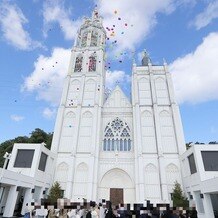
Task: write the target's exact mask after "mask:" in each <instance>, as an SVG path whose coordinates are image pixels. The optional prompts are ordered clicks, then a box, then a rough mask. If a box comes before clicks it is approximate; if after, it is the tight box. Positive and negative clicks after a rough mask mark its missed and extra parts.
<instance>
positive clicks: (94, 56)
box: [89, 54, 97, 72]
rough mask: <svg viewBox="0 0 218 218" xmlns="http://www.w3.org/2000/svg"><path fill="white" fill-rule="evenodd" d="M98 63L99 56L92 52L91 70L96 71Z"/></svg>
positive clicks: (90, 59)
mask: <svg viewBox="0 0 218 218" xmlns="http://www.w3.org/2000/svg"><path fill="white" fill-rule="evenodd" d="M96 63H97V57H96V55H95V54H92V55H91V56H90V57H89V72H95V71H96Z"/></svg>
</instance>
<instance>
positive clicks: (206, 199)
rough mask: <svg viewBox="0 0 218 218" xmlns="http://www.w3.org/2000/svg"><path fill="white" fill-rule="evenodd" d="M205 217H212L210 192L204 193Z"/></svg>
mask: <svg viewBox="0 0 218 218" xmlns="http://www.w3.org/2000/svg"><path fill="white" fill-rule="evenodd" d="M203 204H204V213H205V218H214V213H213V205H212V202H211V198H210V194H204V199H203Z"/></svg>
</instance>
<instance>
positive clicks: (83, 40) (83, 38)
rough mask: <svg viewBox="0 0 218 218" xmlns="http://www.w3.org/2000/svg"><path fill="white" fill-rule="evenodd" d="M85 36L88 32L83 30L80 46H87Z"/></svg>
mask: <svg viewBox="0 0 218 218" xmlns="http://www.w3.org/2000/svg"><path fill="white" fill-rule="evenodd" d="M87 38H88V32H85V33H84V34H83V36H82V41H81V46H82V47H86V46H87Z"/></svg>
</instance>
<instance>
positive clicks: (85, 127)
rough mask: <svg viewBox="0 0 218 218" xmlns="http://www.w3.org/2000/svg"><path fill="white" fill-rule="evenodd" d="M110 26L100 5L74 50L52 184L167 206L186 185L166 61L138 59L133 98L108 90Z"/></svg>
mask: <svg viewBox="0 0 218 218" xmlns="http://www.w3.org/2000/svg"><path fill="white" fill-rule="evenodd" d="M105 42H106V31H105V29H104V27H103V25H102V18H101V17H100V16H99V14H98V12H97V11H96V10H95V11H94V12H93V14H92V17H91V18H90V19H89V18H86V19H84V22H83V24H82V26H81V27H80V29H79V31H78V35H77V39H76V42H75V45H74V47H73V48H72V50H71V58H70V63H69V70H68V73H67V77H66V79H65V83H64V88H63V93H62V98H61V103H60V106H59V109H58V114H57V119H56V124H55V129H54V137H53V142H52V147H51V151H52V152H53V153H55V154H56V160H55V163H56V164H55V175H54V181H58V182H59V183H60V184H61V188H62V190H63V191H64V197H66V198H68V199H72V200H74V201H77V200H78V199H82V198H85V199H87V200H95V201H99V200H100V199H106V200H111V201H112V202H113V203H114V204H116V203H121V202H123V203H136V202H138V203H140V202H144V201H146V200H150V202H151V203H170V202H171V193H172V189H173V187H174V183H175V181H178V182H179V183H180V184H181V185H182V175H181V167H180V160H179V156H180V155H181V154H183V153H184V152H185V150H186V149H185V141H184V135H183V127H182V123H181V118H180V112H179V107H178V105H177V103H176V100H175V96H174V89H173V84H172V79H171V75H170V73H169V71H168V67H167V64H166V63H164V64H163V65H158V66H157V65H153V64H152V62H151V60H150V58H149V57H148V55H147V54H146V52H145V54H144V57H143V60H142V64H141V65H137V64H135V63H133V66H132V77H131V78H132V84H131V89H132V90H131V100H130V99H128V97H126V95H125V94H124V92H123V91H122V89H121V88H120V87H119V86H118V85H117V86H116V87H115V89H114V90H113V91H112V92H111V93H110V95H109V96H107V95H105V76H106V70H105Z"/></svg>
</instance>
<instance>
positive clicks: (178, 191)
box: [172, 181, 189, 207]
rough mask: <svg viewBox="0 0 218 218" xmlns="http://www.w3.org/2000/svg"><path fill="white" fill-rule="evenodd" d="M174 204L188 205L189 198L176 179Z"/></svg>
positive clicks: (178, 205)
mask: <svg viewBox="0 0 218 218" xmlns="http://www.w3.org/2000/svg"><path fill="white" fill-rule="evenodd" d="M172 198H173V206H174V207H188V206H189V202H188V199H187V198H186V197H185V196H184V194H183V192H182V188H181V185H180V184H179V183H178V182H177V181H176V182H175V185H174V189H173V193H172Z"/></svg>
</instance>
